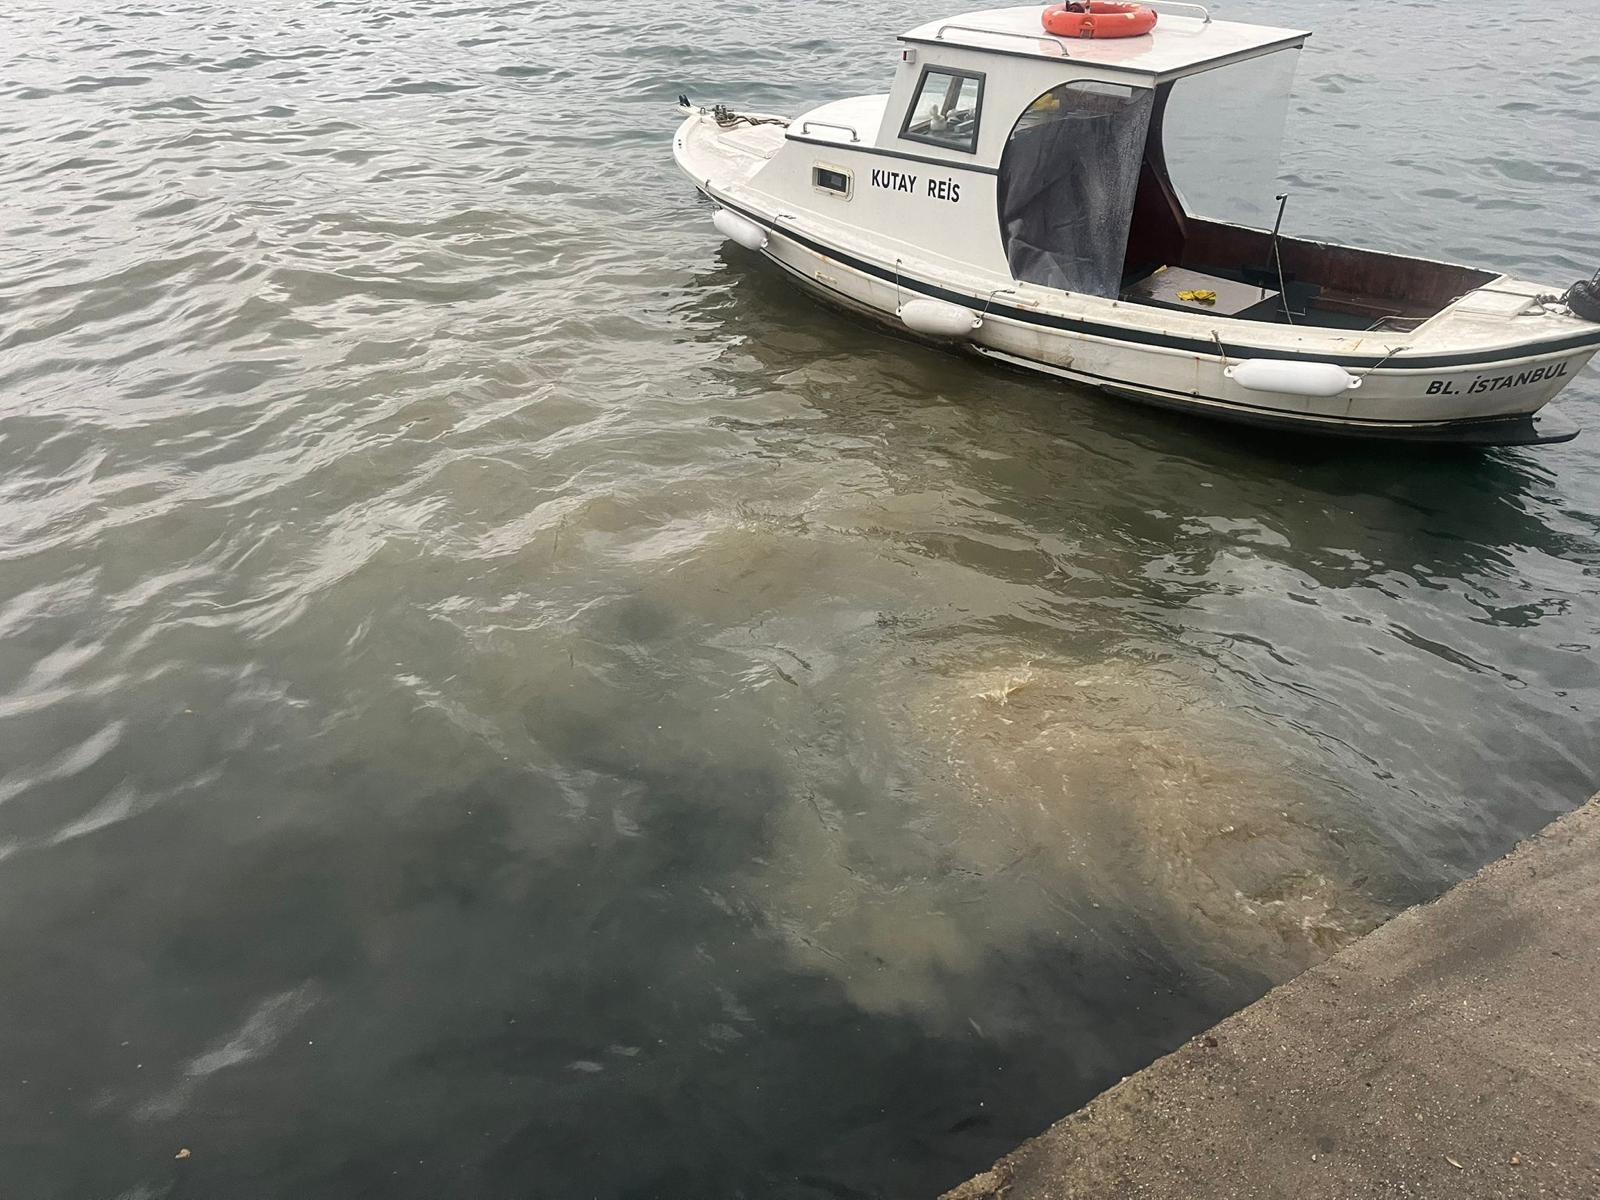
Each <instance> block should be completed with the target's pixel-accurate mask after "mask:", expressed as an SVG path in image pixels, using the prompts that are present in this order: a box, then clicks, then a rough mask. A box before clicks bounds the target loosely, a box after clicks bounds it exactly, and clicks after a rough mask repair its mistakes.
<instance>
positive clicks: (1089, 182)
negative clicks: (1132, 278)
mask: <svg viewBox="0 0 1600 1200" xmlns="http://www.w3.org/2000/svg"><path fill="white" fill-rule="evenodd" d="M1153 107H1154V94H1153V93H1152V92H1151V91H1150V90H1149V89H1148V88H1138V87H1129V86H1126V85H1124V84H1120V83H1102V82H1100V81H1097V80H1076V81H1074V82H1072V83H1064V84H1062V85H1061V86H1060V87H1056V88H1052V89H1051V90H1050V91H1048V92H1046V93H1045V94H1044V95H1042V96H1040V97H1039V98H1038V99H1037V100H1035V101H1034V102H1033V103H1032V104H1030V105H1029V106H1028V108H1027V109H1026V111H1024V112H1023V114H1022V116H1021V117H1019V118H1018V119H1017V124H1016V127H1015V128H1014V129H1012V131H1011V136H1010V138H1008V139H1007V141H1006V148H1005V152H1004V153H1003V154H1002V155H1001V156H1000V176H999V179H998V180H997V181H996V182H997V192H998V196H999V202H1000V236H1001V239H1002V240H1003V241H1004V243H1005V250H1006V259H1007V261H1008V262H1009V263H1010V266H1011V274H1012V275H1013V277H1015V278H1017V279H1020V280H1024V281H1026V282H1028V283H1037V284H1041V285H1043V286H1045V287H1052V288H1060V289H1062V290H1063V291H1068V292H1082V293H1085V294H1087V295H1090V296H1116V295H1117V294H1118V293H1119V292H1120V291H1121V285H1122V270H1123V257H1124V254H1125V252H1126V250H1127V245H1128V226H1129V223H1130V222H1131V220H1132V214H1133V202H1134V194H1135V191H1136V189H1137V187H1138V183H1139V167H1140V163H1141V162H1142V161H1143V158H1144V146H1145V135H1146V133H1147V132H1148V130H1149V127H1150V114H1151V111H1152V109H1153Z"/></svg>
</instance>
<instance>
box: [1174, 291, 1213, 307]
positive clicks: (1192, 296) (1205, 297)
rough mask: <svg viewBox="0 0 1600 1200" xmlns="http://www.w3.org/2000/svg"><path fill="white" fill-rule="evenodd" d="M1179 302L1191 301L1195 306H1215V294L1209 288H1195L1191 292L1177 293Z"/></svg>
mask: <svg viewBox="0 0 1600 1200" xmlns="http://www.w3.org/2000/svg"><path fill="white" fill-rule="evenodd" d="M1178 299H1179V300H1193V301H1194V302H1195V303H1196V304H1215V303H1216V302H1217V294H1216V293H1215V292H1213V291H1212V290H1211V289H1209V288H1197V289H1196V290H1195V291H1192V292H1179V293H1178Z"/></svg>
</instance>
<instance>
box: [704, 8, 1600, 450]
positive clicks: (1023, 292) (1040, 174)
mask: <svg viewBox="0 0 1600 1200" xmlns="http://www.w3.org/2000/svg"><path fill="white" fill-rule="evenodd" d="M1158 10H1159V15H1158ZM1130 22H1131V24H1130ZM1135 26H1137V28H1135ZM1123 35H1128V36H1123ZM1309 36H1310V35H1309V34H1308V33H1307V32H1305V31H1301V30H1294V29H1277V28H1269V27H1265V26H1260V25H1249V24H1241V23H1237V22H1228V21H1220V20H1213V19H1212V18H1211V16H1210V14H1209V13H1208V12H1206V10H1204V9H1203V8H1201V7H1200V6H1198V5H1190V4H1168V3H1161V2H1157V3H1154V4H1143V5H1134V4H1113V3H1105V2H1103V0H1094V2H1093V3H1090V4H1065V5H1062V4H1057V5H1053V6H1051V7H1049V8H1040V7H1021V8H1002V9H992V10H987V11H982V12H972V13H966V14H963V15H961V16H955V17H951V18H949V19H948V20H942V21H933V22H930V23H928V24H926V25H922V26H919V27H918V28H916V29H913V30H911V31H910V32H909V33H907V34H905V35H903V36H902V37H901V39H900V41H901V43H902V46H901V50H900V63H899V66H898V69H897V72H896V74H895V77H894V82H893V84H892V86H891V88H890V90H889V92H888V93H887V94H882V95H872V96H855V97H850V98H847V99H842V100H835V101H833V102H831V103H828V104H824V105H822V106H821V107H820V108H815V109H813V110H811V111H810V112H808V113H805V114H804V115H802V116H798V117H794V118H792V119H786V118H784V117H780V116H775V115H772V114H765V113H741V112H735V111H732V110H730V109H728V108H726V107H724V106H722V105H717V106H715V107H710V108H701V107H694V106H692V105H690V104H689V102H688V100H687V99H684V100H683V101H682V106H683V108H684V109H685V110H686V111H687V113H688V115H687V116H686V117H685V119H684V121H683V122H682V124H681V125H680V126H679V127H678V129H677V132H676V134H675V137H674V141H673V150H674V155H675V157H676V159H677V162H678V164H679V165H680V166H681V167H682V168H683V170H684V171H685V172H686V173H687V174H688V175H689V177H690V178H691V179H692V180H693V181H694V185H695V187H696V188H698V189H699V190H700V191H701V192H702V193H703V194H704V195H705V196H706V197H708V198H709V199H710V200H711V202H712V204H713V205H714V206H715V207H714V212H713V220H714V223H715V226H716V228H717V230H718V231H719V232H720V233H721V234H722V235H723V236H724V237H726V238H729V239H732V240H733V241H735V242H737V243H739V244H740V245H742V246H744V247H746V248H747V249H749V250H751V251H754V252H757V253H759V254H760V255H762V256H763V257H765V258H766V259H769V260H770V261H771V262H773V263H775V264H776V265H777V266H779V267H781V268H782V269H783V270H784V271H786V272H787V273H788V274H790V275H791V276H793V277H794V279H795V280H796V281H797V282H798V283H800V284H803V285H804V286H805V287H807V288H809V289H811V290H812V291H814V292H817V293H820V294H821V295H823V296H825V297H827V298H828V299H830V300H832V301H834V302H836V303H838V304H841V305H844V306H846V307H848V308H850V309H853V310H855V311H858V312H861V313H864V314H867V315H870V316H872V317H875V318H878V319H881V320H883V321H885V322H888V323H891V324H893V325H895V326H898V327H900V328H901V329H903V330H909V331H910V332H912V333H914V334H916V335H919V336H922V337H928V338H935V339H940V340H943V341H946V342H949V343H954V344H958V345H961V346H964V347H965V348H967V349H970V350H971V351H972V352H974V353H977V354H980V355H984V356H987V357H989V358H992V359H996V360H999V361H1001V362H1004V363H1009V364H1012V365H1014V366H1018V367H1024V368H1028V369H1031V370H1034V371H1039V372H1043V373H1045V374H1047V375H1050V376H1053V377H1056V378H1059V379H1063V380H1070V381H1071V382H1073V383H1077V384H1082V385H1086V386H1089V387H1093V388H1098V389H1100V390H1102V391H1104V392H1107V393H1110V394H1111V395H1113V396H1117V397H1122V398H1125V399H1129V400H1136V401H1143V402H1146V403H1150V404H1156V405H1162V406H1166V407H1170V408H1176V409H1184V410H1188V411H1192V412H1198V413H1203V414H1207V415H1210V416H1216V417H1222V418H1227V419H1230V420H1235V421H1244V422H1249V423H1252V424H1257V425H1267V426H1273V427H1281V428H1292V429H1298V430H1311V431H1318V432H1323V433H1332V434H1344V435H1358V436H1365V437H1387V438H1410V439H1417V440H1430V441H1457V442H1474V443H1483V444H1526V443H1537V442H1553V441H1564V440H1566V439H1568V438H1570V437H1572V436H1574V435H1575V434H1576V433H1577V430H1576V429H1575V428H1574V427H1572V426H1571V425H1570V424H1566V423H1563V422H1560V421H1558V420H1557V419H1556V418H1553V417H1551V416H1549V415H1548V414H1543V413H1541V412H1540V410H1541V409H1542V408H1543V407H1544V405H1545V404H1546V403H1547V402H1548V401H1549V400H1550V399H1551V398H1552V397H1554V396H1555V395H1556V394H1557V393H1558V392H1559V391H1561V389H1562V388H1564V387H1565V386H1566V385H1567V384H1569V383H1570V382H1572V380H1573V378H1574V377H1576V376H1577V374H1578V373H1579V372H1580V371H1581V370H1582V369H1583V367H1584V366H1585V364H1587V363H1588V361H1589V359H1590V358H1591V357H1592V356H1593V355H1594V353H1595V351H1596V350H1597V349H1600V282H1597V280H1600V276H1597V280H1588V281H1582V282H1579V283H1576V284H1573V285H1572V286H1571V287H1552V286H1550V285H1548V284H1545V283H1539V282H1534V281H1529V280H1523V279H1516V278H1512V277H1510V276H1508V275H1504V274H1501V273H1499V272H1496V271H1493V270H1480V269H1476V268H1472V267H1465V266H1457V265H1454V264H1451V263H1444V262H1434V261H1429V260H1426V259H1419V258H1410V257H1406V256H1403V255H1398V254H1387V253H1382V252H1379V251H1374V250H1365V249H1357V248H1354V247H1349V246H1339V245H1330V244H1326V243H1323V242H1318V241H1312V240H1306V239H1301V238H1296V237H1289V236H1286V235H1284V234H1282V232H1281V227H1282V222H1283V216H1284V204H1285V202H1286V197H1285V196H1283V195H1281V194H1279V193H1278V190H1277V184H1276V179H1277V166H1278V164H1277V153H1278V145H1279V142H1280V141H1281V135H1282V120H1281V117H1282V114H1283V113H1285V112H1286V110H1287V96H1288V90H1289V83H1290V80H1291V78H1292V74H1293V65H1294V62H1295V60H1296V59H1297V58H1298V52H1299V50H1300V48H1301V47H1302V46H1303V45H1304V44H1305V41H1306V39H1307V37H1309ZM1406 86H1407V87H1412V86H1414V81H1407V84H1406ZM1269 135H1270V136H1269ZM1264 150H1267V151H1270V152H1269V153H1263V151H1264Z"/></svg>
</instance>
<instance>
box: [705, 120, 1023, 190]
mask: <svg viewBox="0 0 1600 1200" xmlns="http://www.w3.org/2000/svg"><path fill="white" fill-rule="evenodd" d="M788 136H789V140H790V141H791V142H804V143H805V144H806V145H808V146H826V147H827V148H828V149H829V150H848V151H850V152H852V153H854V154H876V155H879V156H881V157H883V158H903V159H905V160H906V161H907V162H914V163H927V164H928V166H930V167H948V168H950V170H952V171H973V172H976V173H977V174H979V175H998V174H1000V168H999V167H980V166H979V165H978V164H977V163H966V162H951V161H950V160H949V159H948V158H933V157H931V156H929V155H926V154H907V153H906V152H905V151H904V150H884V149H882V148H880V147H878V146H865V145H851V144H850V143H849V142H830V141H828V139H827V138H816V137H805V136H802V135H801V134H798V133H791V134H789V135H788ZM719 203H720V202H719ZM729 207H730V208H731V207H732V205H730V206H729Z"/></svg>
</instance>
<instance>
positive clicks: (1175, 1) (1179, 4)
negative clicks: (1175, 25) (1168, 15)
mask: <svg viewBox="0 0 1600 1200" xmlns="http://www.w3.org/2000/svg"><path fill="white" fill-rule="evenodd" d="M1139 3H1140V4H1142V5H1144V6H1145V7H1146V8H1153V9H1155V10H1156V11H1157V12H1165V11H1166V10H1167V9H1169V8H1187V9H1189V10H1190V11H1191V12H1198V13H1199V14H1200V19H1201V20H1202V21H1204V22H1205V23H1206V24H1207V25H1209V24H1211V10H1210V9H1209V8H1207V7H1206V6H1205V5H1204V4H1191V3H1189V0H1139Z"/></svg>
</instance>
